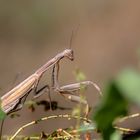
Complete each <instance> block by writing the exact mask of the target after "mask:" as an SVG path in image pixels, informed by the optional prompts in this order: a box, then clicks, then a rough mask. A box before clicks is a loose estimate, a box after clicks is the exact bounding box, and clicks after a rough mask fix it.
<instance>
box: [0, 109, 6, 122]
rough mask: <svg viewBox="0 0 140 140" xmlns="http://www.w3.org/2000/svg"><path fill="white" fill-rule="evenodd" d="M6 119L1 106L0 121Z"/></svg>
mask: <svg viewBox="0 0 140 140" xmlns="http://www.w3.org/2000/svg"><path fill="white" fill-rule="evenodd" d="M5 117H6V113H5V112H4V111H3V110H2V108H1V106H0V120H3V119H5Z"/></svg>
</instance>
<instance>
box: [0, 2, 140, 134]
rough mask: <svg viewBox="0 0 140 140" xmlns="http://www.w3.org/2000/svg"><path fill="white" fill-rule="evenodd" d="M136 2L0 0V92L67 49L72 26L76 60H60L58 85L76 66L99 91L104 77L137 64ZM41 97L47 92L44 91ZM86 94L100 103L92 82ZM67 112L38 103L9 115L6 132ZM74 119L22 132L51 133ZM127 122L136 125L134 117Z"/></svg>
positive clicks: (139, 14) (139, 29) (139, 19)
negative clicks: (12, 116)
mask: <svg viewBox="0 0 140 140" xmlns="http://www.w3.org/2000/svg"><path fill="white" fill-rule="evenodd" d="M139 5H140V1H137V0H134V1H131V0H125V1H122V0H117V1H115V0H86V1H85V0H76V1H75V0H71V1H66V0H59V1H58V0H51V1H49V0H42V1H38V0H30V1H27V0H24V1H22V0H21V1H18V0H14V1H4V0H0V95H1V96H2V95H4V94H5V93H6V92H8V91H9V90H10V89H11V88H13V87H14V86H15V85H16V84H17V83H19V82H21V81H22V80H24V79H25V78H26V77H28V76H29V75H30V74H32V73H33V72H34V71H35V70H36V69H38V68H39V67H40V66H41V65H43V64H44V63H45V62H47V61H48V60H49V59H51V58H52V57H54V56H55V55H56V54H57V53H59V52H61V51H63V50H64V49H66V48H69V45H70V43H69V42H70V38H71V33H72V30H73V31H74V35H73V40H72V49H73V50H74V55H75V60H74V62H70V61H69V60H66V59H65V60H63V61H62V62H61V65H60V67H61V68H60V75H59V80H60V85H66V84H70V83H74V82H75V81H76V80H75V75H74V71H75V70H76V69H77V68H79V69H80V70H81V71H82V72H84V74H85V75H86V79H87V80H91V81H94V82H96V83H97V84H98V85H99V86H100V87H101V89H102V90H103V89H104V86H105V84H106V83H107V81H108V80H109V79H111V78H112V77H114V76H115V75H116V74H117V73H118V72H119V71H120V70H122V69H123V68H124V67H131V66H132V67H135V68H139V60H138V55H137V51H138V49H139V46H140V40H139V38H140V8H139ZM77 27H78V30H76V29H77ZM50 74H51V71H48V72H47V73H46V74H45V75H44V77H43V80H42V82H41V83H40V85H44V84H46V83H50V79H51V75H50ZM51 96H52V100H56V101H58V104H59V105H60V106H66V107H69V106H71V107H73V106H75V104H74V103H71V102H69V101H67V100H65V99H64V98H63V97H60V95H56V94H54V93H52V94H51ZM41 98H48V97H47V96H46V95H43V96H42V97H41ZM87 98H88V101H89V104H90V105H91V106H93V107H94V106H95V105H96V104H97V103H98V102H99V96H98V94H97V92H96V90H94V89H93V88H91V87H90V88H89V90H88V91H87ZM137 111H138V109H137V108H133V109H132V112H137ZM68 112H70V111H59V110H58V111H48V112H44V111H43V108H38V109H37V111H36V112H34V113H31V112H30V111H28V110H27V109H25V108H23V109H22V110H21V111H19V114H21V117H19V118H15V119H9V118H7V120H6V122H5V126H4V134H13V133H14V132H15V131H16V130H17V129H18V128H19V127H20V126H22V125H23V124H25V123H27V122H29V121H31V120H34V119H38V118H40V117H44V116H46V115H52V114H60V113H61V114H65V113H68ZM62 123H63V124H62ZM73 123H74V122H71V121H70V122H69V123H68V121H64V120H61V121H60V120H55V121H49V122H46V123H42V124H40V125H36V126H34V127H30V128H28V129H27V130H25V131H24V132H23V133H26V134H31V133H35V132H38V130H39V131H43V130H47V132H52V131H53V130H54V128H59V127H68V126H69V125H70V124H73ZM126 125H127V126H128V127H131V128H136V127H139V124H138V123H137V121H135V122H130V123H129V124H128V123H127V124H126ZM56 126H57V127H56ZM42 127H43V130H42Z"/></svg>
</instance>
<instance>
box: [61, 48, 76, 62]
mask: <svg viewBox="0 0 140 140" xmlns="http://www.w3.org/2000/svg"><path fill="white" fill-rule="evenodd" d="M63 53H64V57H67V58H68V59H70V60H71V61H73V60H74V54H73V50H72V49H66V50H64V52H63Z"/></svg>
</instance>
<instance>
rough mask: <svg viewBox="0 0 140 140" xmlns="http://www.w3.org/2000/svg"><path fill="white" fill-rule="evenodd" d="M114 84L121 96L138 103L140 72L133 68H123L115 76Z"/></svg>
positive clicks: (139, 98) (139, 101)
mask: <svg viewBox="0 0 140 140" xmlns="http://www.w3.org/2000/svg"><path fill="white" fill-rule="evenodd" d="M116 85H117V87H118V88H119V90H120V91H121V93H122V95H123V96H125V97H126V98H127V99H128V100H129V101H131V102H134V103H136V104H138V105H140V73H138V72H137V71H135V70H133V69H127V70H124V71H123V72H122V73H120V74H119V76H118V77H117V78H116Z"/></svg>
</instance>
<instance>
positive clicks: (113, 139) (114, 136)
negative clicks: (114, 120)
mask: <svg viewBox="0 0 140 140" xmlns="http://www.w3.org/2000/svg"><path fill="white" fill-rule="evenodd" d="M111 140H122V136H121V134H120V132H119V131H115V132H114V133H113V134H112V135H111Z"/></svg>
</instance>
